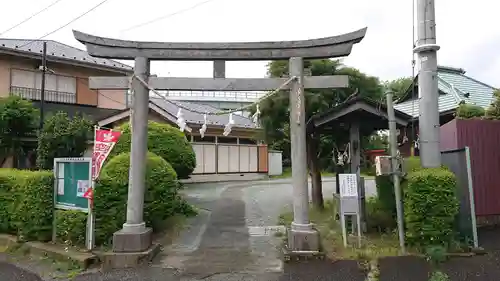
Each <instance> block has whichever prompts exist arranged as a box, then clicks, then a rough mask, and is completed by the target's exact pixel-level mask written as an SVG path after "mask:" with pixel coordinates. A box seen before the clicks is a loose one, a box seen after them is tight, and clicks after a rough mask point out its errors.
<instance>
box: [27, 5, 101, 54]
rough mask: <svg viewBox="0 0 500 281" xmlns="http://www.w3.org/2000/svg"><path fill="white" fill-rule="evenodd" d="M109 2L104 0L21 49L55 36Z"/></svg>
mask: <svg viewBox="0 0 500 281" xmlns="http://www.w3.org/2000/svg"><path fill="white" fill-rule="evenodd" d="M108 1H109V0H103V1H101V2H100V3H99V4H97V5H95V6H93V7H92V8H90V9H88V10H87V11H85V12H84V13H83V14H80V15H79V16H77V17H76V18H74V19H72V20H70V21H69V22H67V23H66V24H64V25H62V26H60V27H58V28H56V29H54V30H52V31H51V32H49V33H46V34H45V35H43V36H42V37H40V38H38V39H35V40H31V41H30V42H28V43H26V44H24V45H22V46H21V47H19V48H22V47H26V46H28V45H30V44H31V43H33V42H35V41H37V40H40V39H44V38H45V37H47V36H50V35H52V34H54V33H56V32H58V31H59V30H61V29H63V28H65V27H67V26H68V25H70V24H72V23H74V22H75V21H77V20H79V19H81V18H82V17H84V16H86V15H87V14H89V13H90V12H92V11H94V10H95V9H97V8H99V7H100V6H101V5H103V4H104V3H106V2H108Z"/></svg>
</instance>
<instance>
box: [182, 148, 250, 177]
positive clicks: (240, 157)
mask: <svg viewBox="0 0 500 281" xmlns="http://www.w3.org/2000/svg"><path fill="white" fill-rule="evenodd" d="M192 145H193V150H194V152H195V153H196V168H195V170H194V171H193V174H218V173H257V172H259V149H258V146H257V145H246V144H213V143H192Z"/></svg>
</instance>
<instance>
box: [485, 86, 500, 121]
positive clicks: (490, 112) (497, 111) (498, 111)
mask: <svg viewBox="0 0 500 281" xmlns="http://www.w3.org/2000/svg"><path fill="white" fill-rule="evenodd" d="M493 97H494V99H495V100H494V101H493V103H492V104H491V105H490V106H489V107H488V108H487V109H486V114H485V117H486V118H487V119H491V120H500V90H495V91H494V92H493Z"/></svg>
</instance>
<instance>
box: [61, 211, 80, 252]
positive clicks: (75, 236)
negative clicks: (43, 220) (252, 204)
mask: <svg viewBox="0 0 500 281" xmlns="http://www.w3.org/2000/svg"><path fill="white" fill-rule="evenodd" d="M56 225H57V241H58V242H61V243H64V244H66V245H68V246H84V245H85V232H86V230H87V213H84V212H81V211H74V210H57V211H56Z"/></svg>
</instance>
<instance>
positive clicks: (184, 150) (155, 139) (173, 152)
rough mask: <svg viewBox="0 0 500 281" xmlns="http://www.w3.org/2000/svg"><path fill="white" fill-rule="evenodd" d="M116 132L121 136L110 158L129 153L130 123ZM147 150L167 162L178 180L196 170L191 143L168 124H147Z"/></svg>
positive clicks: (123, 125)
mask: <svg viewBox="0 0 500 281" xmlns="http://www.w3.org/2000/svg"><path fill="white" fill-rule="evenodd" d="M118 130H120V131H121V132H122V135H121V137H120V139H119V140H118V142H117V143H116V145H115V147H114V148H113V151H112V152H111V155H110V156H109V157H110V158H111V157H113V156H115V155H118V154H120V153H123V152H130V143H131V135H130V123H124V124H122V125H121V126H120V127H118ZM148 150H149V151H151V152H153V153H154V154H156V155H158V156H160V157H162V158H163V159H165V160H167V161H168V162H169V163H170V164H171V165H172V167H173V168H174V170H175V172H176V173H177V177H178V178H180V179H184V178H188V177H189V175H190V174H191V173H192V172H193V170H194V168H196V154H195V153H194V150H193V147H192V146H191V143H189V141H188V140H187V139H186V136H185V135H184V133H183V132H181V131H180V130H179V129H178V128H175V127H172V126H170V125H168V124H163V123H158V122H153V121H149V122H148Z"/></svg>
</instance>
